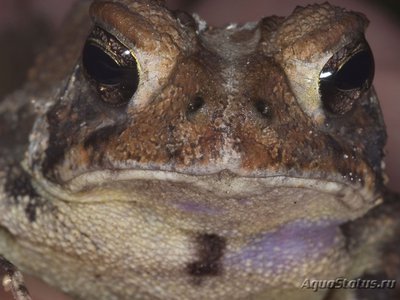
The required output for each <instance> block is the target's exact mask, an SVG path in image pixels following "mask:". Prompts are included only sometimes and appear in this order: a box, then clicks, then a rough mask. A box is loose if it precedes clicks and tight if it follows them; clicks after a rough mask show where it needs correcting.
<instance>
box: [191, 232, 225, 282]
mask: <svg viewBox="0 0 400 300" xmlns="http://www.w3.org/2000/svg"><path fill="white" fill-rule="evenodd" d="M195 242H196V246H197V256H198V259H197V260H196V261H194V262H192V263H190V264H188V265H187V272H188V273H189V275H191V276H194V277H204V276H217V275H220V274H221V272H222V265H221V258H222V257H223V255H224V250H225V248H226V240H225V239H224V238H222V237H220V236H218V235H216V234H202V235H199V236H198V237H196V241H195ZM196 282H197V281H196ZM197 283H198V282H197Z"/></svg>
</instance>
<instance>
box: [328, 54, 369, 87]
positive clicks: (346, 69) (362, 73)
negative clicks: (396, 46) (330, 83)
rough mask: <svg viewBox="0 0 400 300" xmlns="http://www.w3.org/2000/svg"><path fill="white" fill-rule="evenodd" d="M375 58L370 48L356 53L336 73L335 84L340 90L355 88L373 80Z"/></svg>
mask: <svg viewBox="0 0 400 300" xmlns="http://www.w3.org/2000/svg"><path fill="white" fill-rule="evenodd" d="M373 75H374V60H373V56H372V53H371V51H370V50H364V51H361V52H359V53H356V54H355V55H354V56H353V57H352V58H350V60H349V61H347V62H346V63H345V64H344V65H343V66H342V68H340V70H339V71H338V72H337V73H336V74H335V86H336V88H338V89H339V90H354V89H359V88H361V87H363V85H364V84H365V83H366V82H367V81H368V82H370V81H372V77H373Z"/></svg>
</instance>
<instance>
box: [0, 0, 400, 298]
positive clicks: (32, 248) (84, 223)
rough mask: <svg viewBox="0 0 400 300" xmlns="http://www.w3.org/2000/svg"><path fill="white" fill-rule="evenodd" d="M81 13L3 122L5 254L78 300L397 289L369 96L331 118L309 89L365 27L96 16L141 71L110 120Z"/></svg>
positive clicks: (350, 18)
mask: <svg viewBox="0 0 400 300" xmlns="http://www.w3.org/2000/svg"><path fill="white" fill-rule="evenodd" d="M88 7H89V2H88V1H81V2H80V3H79V4H78V7H77V9H76V13H75V14H74V15H72V16H71V21H70V27H67V28H66V29H65V32H64V34H63V35H62V36H63V38H61V39H60V40H58V41H57V42H56V43H55V45H54V47H53V48H52V49H50V50H49V52H48V53H45V54H43V55H42V56H41V57H40V58H39V59H38V64H37V67H36V68H35V69H34V70H33V71H32V72H31V82H30V83H28V84H27V86H26V88H25V89H24V90H23V91H21V92H18V93H15V94H14V95H12V96H10V97H9V98H8V99H6V100H5V101H4V102H3V103H2V105H1V106H0V143H1V147H0V253H1V254H4V255H5V256H6V257H7V258H8V259H10V260H11V261H12V262H13V263H15V264H16V265H17V266H18V267H21V268H22V269H23V270H26V271H27V272H30V273H33V274H36V275H37V276H40V277H41V278H43V279H44V280H45V281H47V282H49V283H50V284H52V285H55V286H57V287H59V288H61V289H62V290H63V291H65V292H66V293H68V294H70V295H72V296H74V297H76V298H77V299H132V298H137V299H200V298H204V299H248V298H250V297H251V299H270V300H272V299H282V298H285V299H293V300H294V299H322V298H324V297H325V298H329V299H345V297H350V296H349V294H350V293H351V292H353V291H346V293H347V294H346V295H343V294H342V293H341V292H339V293H337V294H336V293H328V292H327V291H326V290H321V291H320V292H318V293H314V292H312V291H311V290H304V289H303V290H302V289H299V286H300V285H301V283H302V282H303V281H304V279H306V278H319V279H326V278H329V279H334V278H335V277H340V276H348V277H349V278H353V277H359V276H363V275H365V276H373V275H374V276H378V275H379V276H380V277H379V278H390V279H396V277H398V276H399V267H398V264H397V265H396V262H397V263H398V254H397V253H398V251H397V250H398V247H399V241H398V238H397V239H396V238H395V237H396V236H398V233H399V227H400V226H399V221H398V216H399V214H400V208H399V205H398V202H397V200H396V199H395V198H396V196H393V195H390V194H388V193H387V194H385V189H384V175H383V170H382V167H381V166H382V163H381V162H382V159H383V151H382V149H383V146H384V144H385V140H386V135H385V129H384V124H383V120H382V117H381V112H380V109H379V104H378V102H377V98H376V95H375V93H374V91H373V89H372V88H370V89H366V90H363V91H362V93H361V95H359V97H358V98H357V99H356V101H355V102H354V105H353V107H352V109H351V110H350V111H349V112H348V113H346V114H344V115H335V114H333V113H330V112H328V111H327V110H326V108H325V106H324V105H323V103H322V101H321V95H320V92H319V88H318V87H319V74H320V72H321V70H322V68H323V67H324V65H325V64H326V63H327V61H328V60H329V58H330V57H332V56H333V55H334V54H335V53H336V52H338V51H340V50H341V49H343V48H344V47H346V46H348V45H353V44H355V45H357V44H362V43H363V39H364V38H363V33H364V29H365V27H366V24H367V21H366V19H365V17H364V16H362V15H360V14H357V13H353V12H346V11H344V10H342V9H340V8H335V7H332V6H330V5H329V4H323V5H312V6H308V7H306V8H297V9H296V10H295V11H294V12H293V14H292V15H291V16H289V17H288V18H278V17H271V18H265V19H263V20H261V21H260V22H258V23H257V24H247V25H246V26H243V27H230V28H225V29H218V28H215V29H214V28H207V27H206V26H205V25H204V24H203V23H202V22H201V21H196V20H194V19H193V18H192V17H190V16H188V15H185V14H184V13H181V12H171V11H169V10H168V9H167V8H165V7H164V4H163V1H149V0H147V1H146V0H140V1H131V0H123V1H95V2H94V3H93V4H92V5H91V6H90V16H91V18H92V21H93V22H94V23H95V25H96V26H99V27H101V28H103V29H104V30H106V31H107V32H109V33H110V34H112V35H113V36H115V38H116V39H118V40H119V41H120V42H121V43H122V44H124V45H125V46H126V47H127V48H129V49H130V51H131V52H132V53H133V54H134V56H135V58H136V59H137V61H138V63H139V65H140V68H139V69H140V83H139V87H138V89H137V91H136V93H135V94H134V96H133V97H132V99H130V100H129V101H128V102H127V103H125V104H123V105H121V106H119V107H112V106H110V105H108V104H107V103H105V102H103V101H102V99H101V97H100V95H98V93H97V90H96V88H94V86H93V80H90V78H88V74H87V72H86V71H85V70H84V67H83V64H82V61H81V59H80V58H79V57H80V53H81V50H82V47H83V44H84V42H85V38H86V36H87V35H88V34H89V32H90V28H91V26H92V25H90V22H89V19H88V18H87V14H88ZM78 29H79V30H78ZM77 33H78V34H77ZM11 113H14V114H11ZM29 134H30V137H29V138H28V135H29ZM385 196H386V198H387V200H385V201H384V202H383V204H381V205H379V206H377V207H376V208H374V206H376V205H377V204H380V203H381V201H382V198H384V197H385ZM302 226H305V228H307V229H305V230H303V231H301V230H300V229H298V228H303V227H302ZM376 227H379V228H381V230H379V231H376V230H375V228H376ZM382 228H383V229H382ZM296 230H299V232H298V234H293V232H297V231H296ZM313 230H314V231H315V236H317V237H315V236H314V234H313V232H314V231H313ZM310 232H311V233H310ZM288 236H290V237H291V238H292V240H289V241H287V237H288ZM324 236H329V238H324ZM318 238H319V240H318ZM276 240H278V242H276ZM271 241H275V244H273V245H272V246H270V243H272V242H271ZM285 246H288V249H285ZM296 249H300V250H297V251H298V252H296ZM308 251H309V253H308ZM280 253H281V254H280ZM383 257H384V258H385V259H383ZM282 261H283V263H282ZM393 262H395V263H393ZM389 292H390V291H389ZM389 292H388V297H393V299H394V297H395V295H394V294H393V295H389ZM354 293H356V292H354ZM385 295H386V294H385ZM335 297H336V298H335Z"/></svg>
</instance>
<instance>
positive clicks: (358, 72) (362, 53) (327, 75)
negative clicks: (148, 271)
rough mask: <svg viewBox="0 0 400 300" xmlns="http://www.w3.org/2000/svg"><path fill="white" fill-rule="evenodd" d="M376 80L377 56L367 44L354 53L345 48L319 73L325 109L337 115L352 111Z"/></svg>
mask: <svg viewBox="0 0 400 300" xmlns="http://www.w3.org/2000/svg"><path fill="white" fill-rule="evenodd" d="M348 53H350V54H348ZM373 77H374V57H373V55H372V51H371V49H370V48H369V46H368V44H367V43H366V42H365V44H363V46H362V47H361V48H360V49H359V50H357V51H354V52H351V51H350V52H349V50H348V49H346V48H345V49H342V50H341V51H339V52H338V53H336V54H335V55H334V56H332V57H331V59H330V60H329V61H328V62H327V63H326V65H325V66H324V68H323V70H322V71H321V73H320V84H319V85H320V94H321V100H322V103H323V105H324V107H325V109H327V110H328V111H329V112H331V113H334V114H345V113H346V112H348V111H350V110H351V109H352V107H353V106H354V103H355V102H356V100H357V99H358V98H360V97H361V95H362V93H363V92H364V91H365V90H367V89H368V88H369V87H370V86H371V85H372V80H373Z"/></svg>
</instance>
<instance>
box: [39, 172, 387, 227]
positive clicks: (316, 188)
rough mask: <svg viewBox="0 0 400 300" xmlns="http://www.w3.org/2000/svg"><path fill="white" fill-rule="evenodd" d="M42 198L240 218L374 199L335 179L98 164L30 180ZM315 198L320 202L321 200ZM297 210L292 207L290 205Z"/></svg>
mask: <svg viewBox="0 0 400 300" xmlns="http://www.w3.org/2000/svg"><path fill="white" fill-rule="evenodd" d="M33 184H34V186H35V188H36V189H37V190H38V192H39V193H40V194H42V195H43V196H44V197H45V198H48V199H58V200H61V201H65V202H70V203H84V204H95V203H102V202H109V201H117V202H132V203H139V204H140V205H146V206H148V207H154V208H157V209H167V210H171V209H175V210H177V213H178V214H183V215H185V216H187V217H189V218H200V217H202V218H206V219H207V218H213V217H215V216H216V215H218V216H219V217H223V216H225V215H230V218H231V220H232V219H239V218H241V216H240V213H235V214H236V216H232V214H234V213H232V212H241V213H242V214H243V215H242V216H246V215H248V214H249V213H250V212H253V213H255V214H256V215H260V217H261V215H262V214H264V217H263V219H264V218H268V216H271V217H272V215H274V214H280V213H282V214H284V213H285V211H286V212H287V213H288V216H287V218H288V221H289V220H294V219H301V218H303V217H304V218H308V216H309V215H315V216H318V218H317V217H316V218H317V219H320V217H321V216H327V217H328V216H329V217H332V218H333V219H343V220H351V219H355V218H357V217H359V216H361V215H363V214H364V213H365V212H366V211H368V210H369V209H371V208H372V207H373V206H375V205H377V204H378V203H379V202H380V197H379V196H380V195H375V194H373V193H371V192H370V191H368V190H367V189H366V188H365V187H364V188H361V187H360V186H355V187H354V186H351V185H348V184H346V183H342V182H338V181H328V180H322V179H313V178H298V177H289V176H278V175H276V176H268V177H243V176H238V175H236V174H233V173H232V172H230V171H227V170H224V171H222V172H219V173H216V174H210V175H200V176H198V175H196V176H195V175H188V174H181V173H174V172H168V171H152V170H118V171H115V170H103V171H93V172H88V173H84V174H82V175H80V176H78V177H76V178H74V179H73V180H71V181H69V182H67V183H65V184H63V185H57V184H54V183H52V182H49V181H47V180H46V179H45V178H43V177H42V178H37V177H36V178H35V179H34V180H33ZM321 202H322V203H323V204H322V205H321ZM293 210H295V211H297V212H296V213H292V212H291V211H293Z"/></svg>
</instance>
